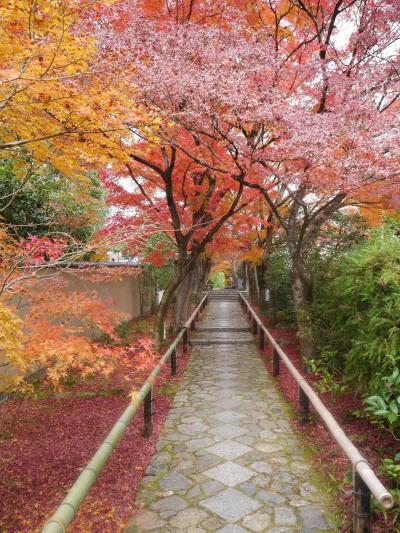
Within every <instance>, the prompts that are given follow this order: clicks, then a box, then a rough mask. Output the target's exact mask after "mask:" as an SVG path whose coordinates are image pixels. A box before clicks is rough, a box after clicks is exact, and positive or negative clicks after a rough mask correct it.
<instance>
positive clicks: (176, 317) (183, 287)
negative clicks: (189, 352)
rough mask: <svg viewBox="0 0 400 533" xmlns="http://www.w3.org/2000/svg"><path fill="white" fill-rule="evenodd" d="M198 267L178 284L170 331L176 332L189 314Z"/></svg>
mask: <svg viewBox="0 0 400 533" xmlns="http://www.w3.org/2000/svg"><path fill="white" fill-rule="evenodd" d="M197 270H198V268H197V267H196V268H194V269H193V270H191V271H190V272H189V274H188V275H187V276H186V277H185V279H184V280H183V281H182V283H181V284H180V286H179V289H178V294H177V297H176V300H175V304H174V311H173V315H172V321H171V328H170V331H171V333H176V332H177V331H178V330H179V329H180V327H181V326H182V323H183V322H184V321H186V320H187V319H188V318H189V316H190V308H191V303H192V295H193V288H194V285H195V281H196V280H195V278H196V274H197Z"/></svg>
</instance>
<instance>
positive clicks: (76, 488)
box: [42, 294, 208, 533]
mask: <svg viewBox="0 0 400 533" xmlns="http://www.w3.org/2000/svg"><path fill="white" fill-rule="evenodd" d="M207 296H208V295H207V294H206V295H205V296H204V298H203V299H202V300H201V302H200V304H199V305H198V306H197V307H196V309H195V311H193V313H192V315H191V316H190V318H189V319H188V321H187V322H186V323H185V325H184V327H183V329H182V330H181V331H180V332H179V334H178V336H177V337H176V338H175V340H174V342H173V343H172V344H171V345H170V346H169V348H168V350H167V351H166V352H165V354H164V355H163V356H162V357H161V359H160V361H159V363H158V364H157V366H156V367H155V368H154V369H153V370H152V372H151V373H150V375H149V377H148V378H147V379H146V381H145V382H144V383H143V385H142V387H141V388H140V390H139V391H138V392H137V393H136V394H135V396H134V397H133V398H132V401H131V403H130V404H129V405H128V407H127V408H126V409H125V411H124V412H123V413H122V415H121V416H120V418H119V419H118V420H117V422H116V423H115V424H114V426H113V427H112V429H111V431H110V432H109V434H108V435H107V437H106V438H105V440H104V441H103V443H102V444H101V445H100V447H99V448H98V449H97V451H96V453H95V454H94V455H93V457H92V458H91V460H90V461H89V463H88V464H87V465H86V466H85V468H84V469H83V470H82V472H81V474H80V475H79V477H78V479H77V480H76V481H75V483H74V484H73V485H72V487H71V489H70V490H69V492H68V494H67V496H66V497H65V498H64V500H63V502H62V503H61V505H60V506H59V507H58V509H57V510H56V512H55V513H54V514H53V516H52V517H51V518H50V519H49V520H48V521H47V522H46V524H45V525H44V527H43V529H42V533H65V531H66V529H67V527H68V525H69V524H70V523H71V522H72V520H73V519H74V517H75V515H76V513H77V512H78V509H79V507H80V505H81V503H82V501H83V500H84V498H85V497H86V495H87V493H88V492H89V490H90V488H91V487H92V485H93V483H94V482H95V481H96V479H97V478H98V476H99V475H100V473H101V471H102V470H103V468H104V465H105V464H106V463H107V461H108V459H109V457H110V455H111V454H112V452H113V450H114V448H115V446H116V445H117V444H118V442H119V441H120V439H121V437H122V436H123V434H124V433H125V430H126V428H127V427H128V426H129V424H130V422H131V421H132V419H133V417H134V416H135V414H136V413H137V411H138V409H139V407H140V405H141V404H142V402H143V400H144V398H145V396H146V395H147V394H148V392H149V391H150V389H151V387H152V386H153V383H154V381H155V379H156V377H157V376H158V374H159V373H160V371H161V368H162V366H163V365H164V364H165V363H166V362H167V361H168V359H169V358H170V357H171V354H172V352H173V351H174V350H175V349H176V347H177V346H178V344H179V342H180V340H181V339H182V337H183V335H184V333H185V331H186V329H187V328H189V327H190V324H191V322H192V321H193V320H194V319H195V318H196V316H197V314H198V313H199V312H200V310H201V306H202V305H203V304H204V303H205V301H206V299H207Z"/></svg>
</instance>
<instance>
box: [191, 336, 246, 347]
mask: <svg viewBox="0 0 400 533" xmlns="http://www.w3.org/2000/svg"><path fill="white" fill-rule="evenodd" d="M190 344H191V345H192V346H210V345H215V344H235V345H236V344H245V345H250V344H254V339H252V338H249V339H237V340H235V339H231V340H229V339H226V340H224V339H222V340H220V339H193V338H192V339H191V340H190Z"/></svg>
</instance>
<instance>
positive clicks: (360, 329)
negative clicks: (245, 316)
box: [314, 227, 400, 396]
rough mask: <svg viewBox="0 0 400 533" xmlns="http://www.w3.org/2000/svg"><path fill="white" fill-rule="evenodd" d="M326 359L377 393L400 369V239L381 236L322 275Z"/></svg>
mask: <svg viewBox="0 0 400 533" xmlns="http://www.w3.org/2000/svg"><path fill="white" fill-rule="evenodd" d="M314 321H315V325H316V328H315V331H316V333H317V337H318V338H317V346H318V347H319V352H320V356H321V360H323V361H324V360H325V361H326V364H327V365H329V364H330V365H331V366H336V367H337V368H338V369H339V370H341V371H342V372H343V374H344V377H345V380H346V381H347V382H348V383H349V384H351V387H352V388H353V389H355V390H358V391H362V392H365V393H368V395H378V396H380V395H381V393H382V395H383V391H386V390H387V379H388V376H392V374H393V372H394V371H395V369H396V368H397V367H399V366H400V239H399V238H398V237H397V236H396V234H395V232H394V231H393V229H392V228H391V227H386V228H384V229H382V230H381V231H379V232H376V233H374V234H373V235H372V237H371V238H370V239H369V240H368V241H367V242H365V243H362V244H360V245H359V246H357V247H356V248H355V249H354V250H353V251H351V252H349V253H348V254H347V255H345V256H342V257H340V258H338V259H337V260H335V261H334V262H333V263H331V264H330V267H329V268H328V269H327V270H325V271H322V273H321V276H320V279H319V280H318V283H317V285H316V305H315V312H314Z"/></svg>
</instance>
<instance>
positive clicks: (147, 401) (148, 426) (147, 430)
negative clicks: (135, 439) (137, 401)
mask: <svg viewBox="0 0 400 533" xmlns="http://www.w3.org/2000/svg"><path fill="white" fill-rule="evenodd" d="M151 404H152V389H150V390H149V392H148V393H147V394H146V396H145V397H144V401H143V416H144V424H143V436H144V437H146V438H149V437H151V434H152V433H153V421H152V409H151Z"/></svg>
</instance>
